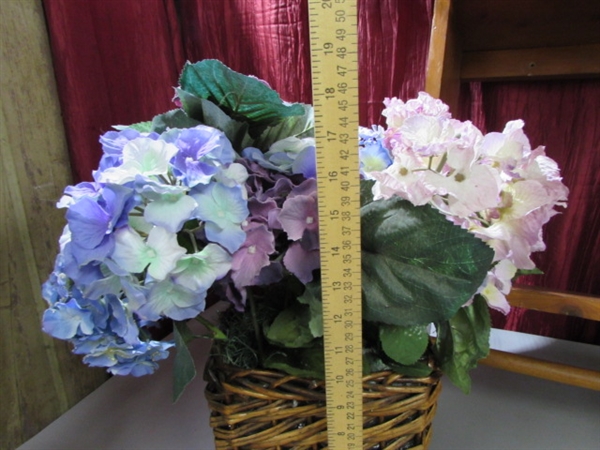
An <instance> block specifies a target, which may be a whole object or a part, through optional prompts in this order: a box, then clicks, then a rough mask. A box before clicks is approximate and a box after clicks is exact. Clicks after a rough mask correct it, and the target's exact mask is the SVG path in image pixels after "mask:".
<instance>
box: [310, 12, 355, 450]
mask: <svg viewBox="0 0 600 450" xmlns="http://www.w3.org/2000/svg"><path fill="white" fill-rule="evenodd" d="M356 12H357V5H356V0H309V20H310V41H311V66H312V82H313V105H314V108H315V138H316V146H317V185H318V195H319V197H318V198H319V203H318V211H319V236H320V248H321V273H322V276H321V284H322V297H323V331H324V340H325V369H326V370H325V378H326V380H325V381H326V387H327V428H328V443H329V448H330V449H334V450H351V449H359V448H362V320H361V314H362V310H361V286H360V283H361V280H360V275H361V268H360V211H359V207H360V190H359V182H358V180H359V171H358V167H359V166H358V164H359V163H358V151H357V144H358V61H357V55H358V51H357V49H358V43H357V22H356V20H357V19H356Z"/></svg>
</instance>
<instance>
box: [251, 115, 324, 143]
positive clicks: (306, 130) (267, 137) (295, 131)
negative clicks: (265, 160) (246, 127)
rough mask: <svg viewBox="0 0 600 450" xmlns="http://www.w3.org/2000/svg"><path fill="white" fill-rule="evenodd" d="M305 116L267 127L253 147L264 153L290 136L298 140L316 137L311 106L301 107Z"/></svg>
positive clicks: (287, 118)
mask: <svg viewBox="0 0 600 450" xmlns="http://www.w3.org/2000/svg"><path fill="white" fill-rule="evenodd" d="M301 106H302V107H303V108H304V114H302V115H298V116H290V117H286V118H285V119H283V120H282V121H281V122H279V123H278V124H277V125H272V126H269V127H267V128H266V129H265V130H264V131H263V132H262V133H261V135H260V136H258V137H257V138H256V140H255V141H254V142H253V146H254V147H256V148H259V149H261V150H262V151H263V152H266V151H268V150H269V147H271V145H272V144H274V143H275V142H277V141H280V140H282V139H285V138H287V137H290V136H295V137H298V138H303V137H312V136H314V126H315V122H314V112H313V107H312V106H311V105H301Z"/></svg>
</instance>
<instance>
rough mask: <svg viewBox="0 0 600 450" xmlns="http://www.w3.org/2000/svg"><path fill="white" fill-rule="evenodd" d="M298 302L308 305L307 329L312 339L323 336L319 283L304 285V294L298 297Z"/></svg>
mask: <svg viewBox="0 0 600 450" xmlns="http://www.w3.org/2000/svg"><path fill="white" fill-rule="evenodd" d="M298 301H299V302H300V303H302V304H305V305H308V307H309V314H310V319H309V321H308V328H309V329H310V332H311V333H312V335H313V337H316V338H318V337H322V336H323V302H322V301H321V283H320V282H311V283H308V284H307V285H306V289H305V290H304V294H302V295H301V296H300V297H298Z"/></svg>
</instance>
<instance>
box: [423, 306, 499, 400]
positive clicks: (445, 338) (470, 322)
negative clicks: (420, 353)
mask: <svg viewBox="0 0 600 450" xmlns="http://www.w3.org/2000/svg"><path fill="white" fill-rule="evenodd" d="M490 326H491V325H490V313H489V309H488V306H487V303H486V302H485V299H484V298H483V297H481V296H480V295H477V296H476V297H475V299H474V301H473V303H472V304H471V305H469V306H466V307H464V308H461V309H460V310H459V311H458V313H457V314H456V315H455V316H454V317H452V318H451V319H450V320H449V321H445V322H441V323H438V324H436V327H437V331H438V338H437V341H436V345H435V347H434V351H435V355H436V359H437V360H438V362H439V364H440V367H441V369H442V371H443V372H444V374H446V375H447V376H448V378H450V380H451V381H452V382H453V383H454V384H455V385H456V386H458V387H459V388H460V389H462V390H463V392H465V393H469V391H470V390H471V378H470V377H469V370H471V369H473V368H475V367H476V366H477V361H478V360H480V359H481V358H485V357H486V356H487V355H488V353H489V351H490V344H489V339H490Z"/></svg>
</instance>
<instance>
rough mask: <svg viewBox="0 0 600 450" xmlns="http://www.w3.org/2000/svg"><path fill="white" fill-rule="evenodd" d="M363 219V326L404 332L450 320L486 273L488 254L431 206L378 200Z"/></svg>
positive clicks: (363, 211)
mask: <svg viewBox="0 0 600 450" xmlns="http://www.w3.org/2000/svg"><path fill="white" fill-rule="evenodd" d="M361 217H362V228H361V233H362V235H361V242H362V291H363V300H364V319H365V320H368V321H374V322H382V323H387V324H392V325H399V326H404V327H407V326H413V325H425V324H428V323H431V322H439V321H443V320H446V319H449V318H450V317H452V316H453V315H454V314H456V312H457V311H458V309H459V308H460V307H461V306H462V305H463V304H465V303H466V302H467V301H468V300H469V298H470V297H471V296H472V295H473V293H474V292H475V291H476V290H477V288H478V287H479V286H480V285H481V283H482V282H483V279H484V277H485V275H486V273H487V270H488V268H489V267H490V264H491V261H492V257H493V251H492V249H490V248H489V247H488V246H487V245H485V244H484V243H483V242H482V241H481V240H479V239H477V238H476V237H474V236H473V235H471V234H470V233H468V232H467V231H466V230H463V229H461V228H460V227H457V226H456V225H454V224H452V223H451V222H449V221H448V220H446V218H445V217H444V216H443V215H442V214H440V213H438V212H437V211H436V210H434V209H433V208H431V207H430V206H413V205H412V204H411V203H410V202H408V201H406V200H402V199H399V198H392V199H389V200H378V201H374V202H371V203H368V204H367V205H365V206H363V207H362V208H361Z"/></svg>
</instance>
